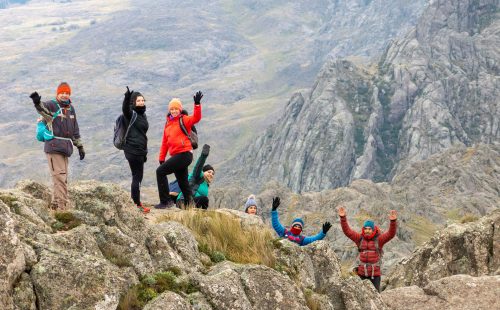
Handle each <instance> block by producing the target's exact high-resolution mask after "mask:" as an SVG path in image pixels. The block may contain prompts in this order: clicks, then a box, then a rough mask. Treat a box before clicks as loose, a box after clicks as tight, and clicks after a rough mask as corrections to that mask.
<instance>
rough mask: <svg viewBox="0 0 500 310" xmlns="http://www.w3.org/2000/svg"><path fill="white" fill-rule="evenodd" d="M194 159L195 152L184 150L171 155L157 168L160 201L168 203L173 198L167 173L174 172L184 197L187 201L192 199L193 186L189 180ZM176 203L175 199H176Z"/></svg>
mask: <svg viewBox="0 0 500 310" xmlns="http://www.w3.org/2000/svg"><path fill="white" fill-rule="evenodd" d="M192 161H193V153H191V152H184V153H180V154H177V155H174V156H172V157H170V158H169V159H168V160H167V161H166V162H164V163H163V164H162V165H160V167H158V168H157V169H156V183H157V184H158V194H159V196H160V203H162V204H167V203H168V202H169V201H170V200H171V198H170V195H169V192H170V189H169V188H168V179H167V175H169V174H171V173H173V174H175V178H176V179H177V182H178V183H179V187H180V188H181V191H182V193H183V194H184V198H185V199H186V201H187V202H190V201H191V196H192V194H191V187H190V186H189V181H188V167H189V165H190V164H191V162H192ZM174 203H175V201H174Z"/></svg>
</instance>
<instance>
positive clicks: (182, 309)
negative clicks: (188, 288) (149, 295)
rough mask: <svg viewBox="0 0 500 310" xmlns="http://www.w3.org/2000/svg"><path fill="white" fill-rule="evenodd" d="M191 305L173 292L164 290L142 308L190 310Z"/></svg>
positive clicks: (151, 309) (149, 309) (146, 309)
mask: <svg viewBox="0 0 500 310" xmlns="http://www.w3.org/2000/svg"><path fill="white" fill-rule="evenodd" d="M191 309H193V307H191V305H190V304H189V302H187V301H186V300H185V299H184V298H182V297H181V296H179V295H178V294H176V293H174V292H169V291H166V292H164V293H162V294H161V295H160V296H158V297H156V298H155V299H154V300H153V301H152V302H150V303H148V304H147V305H146V306H145V307H144V310H191Z"/></svg>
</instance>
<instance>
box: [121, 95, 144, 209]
mask: <svg viewBox="0 0 500 310" xmlns="http://www.w3.org/2000/svg"><path fill="white" fill-rule="evenodd" d="M145 103H146V100H145V99H144V96H143V95H142V94H141V93H140V92H136V91H130V89H129V88H128V86H127V91H126V92H125V97H124V98H123V105H122V112H123V116H124V117H125V119H126V120H127V121H128V122H130V120H131V119H132V117H133V115H134V114H136V115H137V117H136V119H135V121H134V122H133V124H132V126H131V127H130V130H129V132H128V135H127V138H126V142H125V144H124V146H123V152H124V153H125V158H126V159H127V160H128V164H129V166H130V170H131V172H132V184H131V186H130V193H131V196H132V200H133V201H134V203H135V204H136V206H137V207H138V208H139V209H140V210H141V211H142V212H143V213H148V212H149V211H150V209H149V208H147V207H144V206H143V205H142V202H141V182H142V177H143V174H144V163H145V162H146V161H147V155H148V137H147V136H146V133H147V132H148V128H149V123H148V118H147V117H146V104H145Z"/></svg>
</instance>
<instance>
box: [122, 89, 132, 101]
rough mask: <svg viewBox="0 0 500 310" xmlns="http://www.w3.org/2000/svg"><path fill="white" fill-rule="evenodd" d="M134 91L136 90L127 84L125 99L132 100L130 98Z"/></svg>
mask: <svg viewBox="0 0 500 310" xmlns="http://www.w3.org/2000/svg"><path fill="white" fill-rule="evenodd" d="M133 92H134V91H133V90H132V91H131V90H130V89H129V88H128V86H127V91H126V92H125V94H124V95H125V99H124V100H125V101H130V98H131V97H132V93H133Z"/></svg>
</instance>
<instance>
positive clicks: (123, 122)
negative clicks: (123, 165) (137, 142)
mask: <svg viewBox="0 0 500 310" xmlns="http://www.w3.org/2000/svg"><path fill="white" fill-rule="evenodd" d="M136 119H137V113H136V112H135V111H132V118H131V119H130V122H127V119H126V118H125V116H123V114H120V116H118V118H117V119H116V122H115V128H114V136H113V144H114V146H115V147H116V148H117V149H119V150H123V146H124V145H125V143H127V136H128V132H129V130H130V127H132V125H133V124H134V123H135V120H136Z"/></svg>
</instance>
